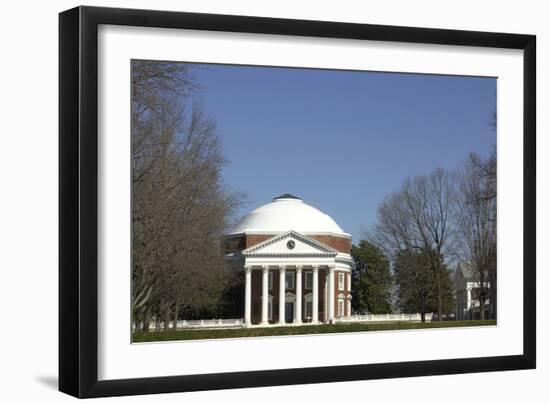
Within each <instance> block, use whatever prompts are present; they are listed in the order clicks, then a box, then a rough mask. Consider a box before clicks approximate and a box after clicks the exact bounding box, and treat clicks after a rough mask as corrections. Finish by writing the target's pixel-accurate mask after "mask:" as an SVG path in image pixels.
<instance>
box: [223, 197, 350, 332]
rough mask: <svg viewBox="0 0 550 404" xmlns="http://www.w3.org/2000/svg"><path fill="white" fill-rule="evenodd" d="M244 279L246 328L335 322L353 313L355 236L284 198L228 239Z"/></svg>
mask: <svg viewBox="0 0 550 404" xmlns="http://www.w3.org/2000/svg"><path fill="white" fill-rule="evenodd" d="M225 249H226V253H227V255H226V257H227V259H228V260H229V261H231V262H232V264H233V267H234V268H235V270H237V271H242V273H243V277H244V283H245V287H244V324H245V326H251V325H261V326H267V325H270V324H271V325H289V324H319V323H334V321H335V320H336V319H337V318H344V317H348V316H349V315H350V314H351V298H352V297H351V267H352V259H351V255H350V251H351V235H350V234H348V233H345V232H344V231H343V230H342V228H340V226H338V224H336V222H335V221H334V220H333V219H332V218H331V217H330V216H328V215H326V214H324V213H323V212H321V211H320V210H318V209H316V208H314V207H313V206H311V205H308V204H307V203H305V202H304V201H302V200H301V199H300V198H298V197H296V196H294V195H290V194H285V195H281V196H279V197H276V198H274V199H273V201H272V202H270V203H268V204H266V205H263V206H260V207H259V208H257V209H255V210H253V211H252V212H250V213H249V214H248V215H246V216H245V217H244V218H243V219H242V220H241V221H240V222H239V223H238V224H237V225H236V226H235V228H233V229H232V230H231V232H230V233H229V234H227V235H226V238H225Z"/></svg>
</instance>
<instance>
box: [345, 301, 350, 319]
mask: <svg viewBox="0 0 550 404" xmlns="http://www.w3.org/2000/svg"><path fill="white" fill-rule="evenodd" d="M347 306H348V307H346V317H347V318H349V317H350V316H351V299H350V298H349V297H348V300H347Z"/></svg>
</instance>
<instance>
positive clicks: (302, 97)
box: [194, 64, 496, 242]
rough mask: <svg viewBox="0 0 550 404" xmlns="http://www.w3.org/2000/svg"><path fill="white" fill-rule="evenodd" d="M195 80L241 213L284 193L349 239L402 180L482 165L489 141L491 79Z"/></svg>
mask: <svg viewBox="0 0 550 404" xmlns="http://www.w3.org/2000/svg"><path fill="white" fill-rule="evenodd" d="M194 74H195V76H196V78H197V80H198V81H199V82H200V83H201V89H200V91H199V93H198V94H197V97H198V98H199V99H200V100H201V102H202V103H203V104H204V106H205V108H206V111H207V113H208V115H209V116H210V117H211V118H213V119H214V120H215V122H216V123H217V128H218V132H219V134H220V136H221V139H222V143H223V151H224V154H225V156H226V158H227V159H228V165H227V166H226V168H225V170H224V180H225V181H226V183H227V184H228V185H229V186H230V187H232V188H234V189H237V190H240V191H244V192H246V193H247V195H248V200H249V204H248V206H246V207H244V208H243V209H242V210H241V211H240V212H238V213H239V215H243V214H245V213H246V212H247V211H249V210H251V209H253V208H256V207H257V206H259V205H262V204H264V203H267V202H269V201H271V199H272V198H273V197H274V196H277V195H280V194H283V193H287V192H288V193H292V194H295V195H297V196H300V197H302V198H303V199H304V201H305V202H307V203H309V204H311V205H313V206H315V207H317V208H319V209H321V210H322V211H323V212H325V213H327V214H329V215H330V216H331V217H332V218H333V219H334V220H336V222H337V223H338V224H339V225H340V226H341V227H342V228H343V229H344V230H345V231H346V232H348V233H350V234H352V236H353V240H354V242H357V241H358V240H359V238H360V237H361V235H362V231H361V228H362V226H372V225H373V224H374V223H375V221H376V210H377V208H378V205H379V203H380V201H381V200H382V199H383V198H384V196H385V195H386V194H387V193H389V192H391V191H392V190H395V189H397V188H398V187H399V186H400V185H401V183H402V182H403V180H404V179H405V178H407V177H408V176H414V175H419V174H427V173H429V172H430V171H431V170H433V169H434V168H436V167H444V168H448V169H455V168H457V167H458V166H459V164H460V163H461V162H462V161H464V159H465V158H466V157H467V155H468V153H470V152H477V153H479V154H481V155H482V156H487V155H488V154H489V152H490V150H491V147H492V145H493V144H494V143H495V141H496V138H495V133H494V131H493V130H492V128H491V127H490V125H489V121H490V118H491V115H492V113H493V111H495V110H496V79H494V78H480V77H463V76H441V75H417V74H396V73H378V72H352V71H334V70H317V69H287V68H270V67H251V66H250V67H249V66H234V65H203V64H201V65H196V68H195V69H194Z"/></svg>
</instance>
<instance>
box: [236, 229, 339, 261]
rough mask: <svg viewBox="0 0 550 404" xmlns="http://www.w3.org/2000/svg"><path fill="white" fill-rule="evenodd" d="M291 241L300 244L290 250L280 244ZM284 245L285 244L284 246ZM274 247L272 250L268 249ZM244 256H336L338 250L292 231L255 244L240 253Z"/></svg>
mask: <svg viewBox="0 0 550 404" xmlns="http://www.w3.org/2000/svg"><path fill="white" fill-rule="evenodd" d="M286 239H293V240H296V241H298V242H299V243H301V245H296V246H295V247H294V248H292V249H288V247H287V248H283V247H282V246H281V245H278V244H280V243H283V244H284V240H286ZM285 245H286V244H285ZM270 247H274V248H270ZM242 254H243V255H244V256H247V255H253V254H278V255H279V254H285V255H303V254H316V255H325V256H332V257H334V256H336V255H337V254H338V250H336V249H334V248H332V247H330V246H328V245H326V244H324V243H321V242H320V241H317V240H315V239H313V238H311V237H308V236H305V235H303V234H300V233H298V232H296V231H294V230H290V231H287V232H286V233H282V234H278V235H276V236H273V237H271V238H269V239H267V240H265V241H262V242H261V243H258V244H255V245H253V246H251V247H249V248H247V249H245V250H243V251H242Z"/></svg>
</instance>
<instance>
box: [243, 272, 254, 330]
mask: <svg viewBox="0 0 550 404" xmlns="http://www.w3.org/2000/svg"><path fill="white" fill-rule="evenodd" d="M244 274H245V278H244V279H245V284H244V325H245V327H248V326H250V313H251V311H250V308H251V303H250V301H251V295H252V293H251V291H252V282H251V278H252V268H250V266H248V265H247V266H245V267H244Z"/></svg>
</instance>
